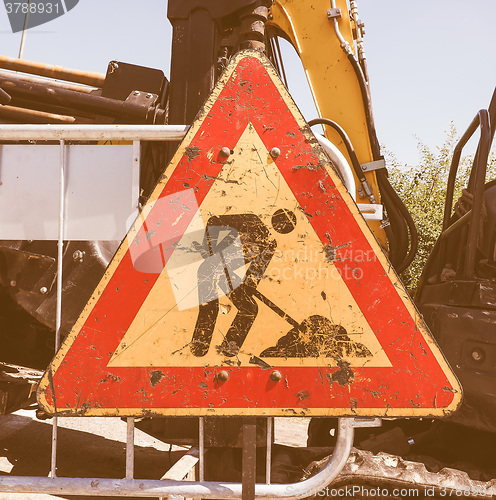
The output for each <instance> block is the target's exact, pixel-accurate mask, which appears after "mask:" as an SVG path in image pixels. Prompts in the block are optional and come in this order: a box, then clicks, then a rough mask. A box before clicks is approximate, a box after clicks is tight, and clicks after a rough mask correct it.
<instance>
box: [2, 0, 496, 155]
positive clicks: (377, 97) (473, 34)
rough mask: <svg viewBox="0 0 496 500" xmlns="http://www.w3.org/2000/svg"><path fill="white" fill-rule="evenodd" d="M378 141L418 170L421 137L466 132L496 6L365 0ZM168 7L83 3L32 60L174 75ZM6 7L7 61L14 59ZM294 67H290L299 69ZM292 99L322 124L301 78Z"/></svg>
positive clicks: (478, 104) (489, 74) (487, 0)
mask: <svg viewBox="0 0 496 500" xmlns="http://www.w3.org/2000/svg"><path fill="white" fill-rule="evenodd" d="M359 9H360V15H361V17H362V19H363V20H364V21H365V26H366V37H365V42H366V52H367V57H368V64H369V72H370V79H371V88H372V97H373V106H374V113H375V117H376V125H377V131H378V135H379V140H380V141H381V142H382V143H384V144H385V145H386V146H387V147H388V149H390V150H391V151H393V152H394V153H395V154H396V155H397V157H398V158H399V159H400V160H401V161H403V162H407V163H410V164H414V163H415V162H416V161H417V159H418V157H417V153H416V143H417V141H416V139H415V138H414V135H418V136H419V137H420V138H421V139H422V140H423V141H424V142H426V143H427V144H429V145H431V146H433V147H435V146H436V145H439V144H440V143H441V142H442V141H443V138H444V130H447V129H448V128H449V124H450V121H453V122H454V123H455V126H456V127H457V129H458V131H459V132H460V133H461V132H463V131H464V130H465V128H466V127H467V126H468V124H469V123H470V121H471V119H472V118H473V116H474V115H475V113H476V112H477V110H478V109H480V108H483V107H487V105H488V103H489V99H490V97H491V95H492V92H493V89H494V87H495V85H496V64H495V61H494V51H495V48H496V42H495V37H494V20H495V19H496V0H473V1H472V2H466V1H462V0H417V1H415V2H413V1H405V0H360V1H359ZM166 10H167V0H80V2H79V5H77V7H75V8H74V9H73V10H72V11H70V12H69V13H67V14H66V15H65V16H62V17H60V18H59V19H56V20H54V21H52V22H50V23H48V24H45V25H43V26H40V27H37V28H33V29H31V30H29V31H28V32H27V38H26V44H25V49H24V57H25V58H26V59H30V60H34V61H40V62H45V63H50V64H59V65H62V66H68V67H73V68H77V69H84V70H91V71H99V72H102V73H103V72H105V71H106V67H107V63H108V62H109V61H110V60H112V59H118V60H122V61H126V62H130V63H135V64H141V65H144V66H151V67H156V68H160V69H163V70H164V72H165V73H166V74H167V75H168V74H169V65H170V43H171V42H170V39H171V30H170V25H169V22H168V20H167V17H166ZM20 38H21V37H20V34H19V33H17V34H12V32H11V31H10V25H9V23H8V19H7V15H6V12H5V10H4V9H3V6H1V5H0V53H2V54H3V55H7V56H10V57H16V56H17V53H18V50H19V44H20ZM294 66H295V65H294V64H290V65H288V68H289V69H290V68H291V67H294ZM290 91H291V93H292V95H293V97H294V98H295V100H296V101H297V103H298V105H299V106H300V108H301V110H302V111H303V113H304V115H305V116H306V118H307V119H311V118H314V117H315V112H314V109H313V106H312V105H311V103H310V98H309V92H308V90H306V89H303V82H302V79H301V75H300V76H298V75H297V74H296V75H295V77H294V83H293V84H291V81H290Z"/></svg>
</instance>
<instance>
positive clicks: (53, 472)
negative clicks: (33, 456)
mask: <svg viewBox="0 0 496 500" xmlns="http://www.w3.org/2000/svg"><path fill="white" fill-rule="evenodd" d="M64 207H65V141H64V140H63V139H62V140H61V141H60V164H59V239H58V242H57V305H56V310H55V352H57V351H58V350H59V348H60V328H61V325H62V260H63V257H64V211H65V210H64ZM57 439H58V419H57V417H54V418H53V420H52V456H51V466H50V477H52V478H54V477H57Z"/></svg>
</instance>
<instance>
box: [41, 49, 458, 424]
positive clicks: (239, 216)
mask: <svg viewBox="0 0 496 500" xmlns="http://www.w3.org/2000/svg"><path fill="white" fill-rule="evenodd" d="M460 399H461V389H460V386H459V384H458V382H457V380H456V378H455V376H454V375H453V373H452V372H451V370H450V368H449V366H448V365H447V363H446V361H445V360H444V358H443V356H442V354H441V352H440V351H439V349H438V348H437V346H436V344H435V342H434V340H433V339H432V337H431V335H430V333H429V332H428V330H427V329H426V327H425V325H424V323H423V322H422V319H421V317H420V316H419V315H418V313H417V311H416V310H415V307H414V305H413V303H412V301H411V300H410V298H409V296H408V294H407V292H406V291H405V289H404V288H403V286H402V285H401V283H400V281H399V279H398V277H397V276H396V274H395V273H394V271H393V270H392V269H391V267H390V265H389V263H388V261H387V259H386V257H385V256H384V254H383V252H382V250H381V248H380V246H379V245H378V243H377V242H376V240H375V239H374V237H373V235H372V234H371V232H370V229H369V228H368V226H367V224H366V223H365V221H364V220H363V218H362V216H361V214H360V213H359V211H358V209H357V206H356V205H355V203H354V202H353V200H352V198H351V196H350V195H349V194H348V192H347V191H346V189H345V188H344V187H343V185H342V183H341V181H340V179H339V177H338V176H337V175H336V173H335V171H334V169H333V168H332V166H331V165H330V164H329V160H328V158H327V157H326V155H325V154H324V152H323V151H322V149H321V148H320V146H319V144H318V142H317V141H316V139H315V138H314V136H313V135H312V133H311V131H310V130H309V128H308V126H307V125H306V123H305V121H304V119H303V117H302V116H301V115H300V113H299V111H298V109H297V108H296V106H295V104H294V103H293V101H292V100H291V98H290V96H289V94H288V93H287V91H286V90H285V88H284V86H283V84H282V83H281V81H280V79H279V78H278V77H277V75H276V73H275V72H274V70H273V69H272V67H271V66H270V64H269V63H268V62H267V60H266V59H265V57H264V56H263V55H261V54H259V53H258V52H256V51H246V52H242V53H240V54H239V55H238V56H236V57H235V58H234V60H233V61H232V62H231V63H230V66H229V67H228V68H227V70H226V73H225V74H224V75H223V77H222V78H221V80H220V82H219V84H218V85H217V87H216V89H215V90H214V92H213V94H212V96H211V98H210V99H209V100H208V101H207V103H206V104H205V107H204V109H203V110H202V111H201V113H200V114H199V116H198V118H197V120H196V121H195V123H194V124H193V126H192V127H191V129H190V130H189V132H188V134H187V136H186V138H185V140H184V141H183V143H182V145H181V147H180V148H179V150H178V152H177V154H176V155H175V157H174V159H173V160H172V162H171V165H170V167H169V168H168V170H166V173H165V174H164V176H163V178H162V180H161V181H160V183H159V184H158V186H157V188H156V189H155V191H154V193H153V194H152V196H151V198H150V200H149V202H148V203H147V205H146V206H145V207H144V209H143V211H142V213H141V215H140V217H139V218H138V219H137V221H136V222H135V224H134V227H133V228H132V229H131V231H130V233H129V234H128V236H127V238H126V240H125V241H124V242H123V243H122V245H121V247H120V249H119V250H118V252H117V253H116V256H115V257H114V259H113V261H112V262H111V264H110V266H109V268H108V270H107V272H106V274H105V276H104V278H103V279H102V281H101V283H100V284H99V286H98V287H97V289H96V291H95V293H94V295H93V297H92V298H91V299H90V301H89V303H88V305H87V307H86V308H85V310H84V311H83V313H82V315H81V317H80V318H79V320H78V321H77V323H76V326H75V327H74V329H73V331H72V333H71V334H70V336H69V337H68V339H67V340H66V342H65V344H64V345H63V347H62V349H61V350H60V352H59V353H58V354H57V356H56V357H55V359H54V361H53V363H52V364H51V366H50V367H49V369H48V371H47V373H46V375H45V377H44V379H43V381H42V384H41V390H40V392H39V400H40V403H41V405H42V406H43V407H44V408H45V409H46V410H47V411H49V412H52V413H57V414H60V415H71V414H81V415H136V416H139V415H152V414H162V415H246V416H250V415H337V416H348V415H353V416H384V415H386V416H422V415H443V414H445V413H447V412H450V411H452V410H454V409H456V408H457V406H458V404H459V402H460Z"/></svg>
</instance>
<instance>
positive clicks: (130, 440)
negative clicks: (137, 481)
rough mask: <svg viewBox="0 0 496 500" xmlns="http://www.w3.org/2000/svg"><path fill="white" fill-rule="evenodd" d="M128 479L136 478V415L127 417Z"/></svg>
mask: <svg viewBox="0 0 496 500" xmlns="http://www.w3.org/2000/svg"><path fill="white" fill-rule="evenodd" d="M126 479H134V417H127V435H126Z"/></svg>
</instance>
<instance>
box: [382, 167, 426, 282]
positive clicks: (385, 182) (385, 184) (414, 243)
mask: <svg viewBox="0 0 496 500" xmlns="http://www.w3.org/2000/svg"><path fill="white" fill-rule="evenodd" d="M377 174H378V176H377V179H378V182H379V187H380V189H381V190H382V191H383V192H386V193H388V195H389V197H390V199H391V204H392V205H393V206H394V207H395V209H397V210H398V212H399V214H400V216H401V218H402V220H403V224H406V226H407V228H408V232H409V233H410V237H409V240H410V249H408V240H407V244H406V251H405V250H404V248H403V249H402V253H403V256H402V259H401V262H399V263H397V265H396V266H395V267H396V270H397V271H398V272H400V273H401V272H403V271H404V270H405V269H406V268H407V267H408V266H409V265H410V264H411V263H412V262H413V259H414V258H415V255H416V253H417V250H418V232H417V227H416V226H415V222H414V221H413V219H412V216H411V214H410V212H409V211H408V209H407V208H406V207H405V204H404V203H403V201H402V200H401V198H400V197H399V196H398V193H397V192H396V191H395V190H394V189H393V187H392V186H391V184H390V183H389V179H388V178H387V176H386V173H385V172H381V171H378V172H377ZM386 209H387V210H389V209H388V208H387V207H386ZM388 215H389V211H388ZM403 224H402V226H403ZM407 238H408V236H407Z"/></svg>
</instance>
